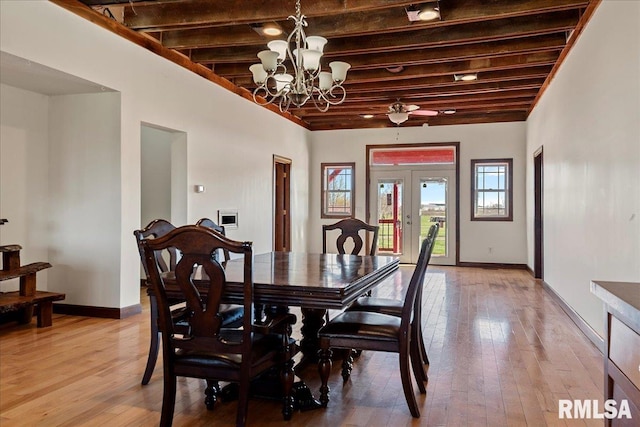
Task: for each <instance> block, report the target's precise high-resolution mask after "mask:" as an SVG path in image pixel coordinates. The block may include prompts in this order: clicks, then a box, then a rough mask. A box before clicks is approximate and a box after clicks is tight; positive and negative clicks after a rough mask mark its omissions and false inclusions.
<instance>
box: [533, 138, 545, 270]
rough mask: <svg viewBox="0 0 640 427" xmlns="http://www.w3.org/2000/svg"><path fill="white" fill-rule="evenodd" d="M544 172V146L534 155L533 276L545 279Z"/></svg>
mask: <svg viewBox="0 0 640 427" xmlns="http://www.w3.org/2000/svg"><path fill="white" fill-rule="evenodd" d="M543 184H544V173H543V162H542V147H541V148H540V149H539V150H538V151H536V152H535V153H534V155H533V197H534V201H533V205H534V207H533V210H534V212H533V241H534V248H533V254H534V255H533V258H534V259H533V277H535V278H536V279H544V227H543V217H544V209H543V203H544V202H543V200H544V197H543V188H544V185H543Z"/></svg>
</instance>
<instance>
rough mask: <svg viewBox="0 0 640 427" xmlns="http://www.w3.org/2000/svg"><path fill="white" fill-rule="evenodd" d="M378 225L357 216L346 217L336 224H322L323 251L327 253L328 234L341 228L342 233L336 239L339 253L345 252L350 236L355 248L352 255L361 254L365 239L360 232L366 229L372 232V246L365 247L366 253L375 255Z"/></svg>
mask: <svg viewBox="0 0 640 427" xmlns="http://www.w3.org/2000/svg"><path fill="white" fill-rule="evenodd" d="M379 228H380V227H379V226H377V225H370V224H367V223H366V222H364V221H362V220H359V219H357V218H345V219H343V220H340V221H338V222H336V223H335V224H329V225H323V226H322V253H327V234H328V232H330V231H332V230H340V234H339V235H338V237H337V240H336V248H337V250H338V253H340V254H345V253H346V250H345V246H344V245H345V243H346V242H347V241H348V239H349V238H351V239H352V241H353V249H352V251H351V255H360V252H361V251H362V248H363V247H364V241H363V240H362V237H361V236H360V232H361V231H364V233H365V234H370V243H371V246H370V247H369V248H368V249H365V255H371V256H373V255H375V254H376V249H377V247H378V229H379Z"/></svg>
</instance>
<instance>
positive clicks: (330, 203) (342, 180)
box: [321, 163, 356, 218]
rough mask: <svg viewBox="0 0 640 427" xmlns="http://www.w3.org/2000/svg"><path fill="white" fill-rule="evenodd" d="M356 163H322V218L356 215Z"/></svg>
mask: <svg viewBox="0 0 640 427" xmlns="http://www.w3.org/2000/svg"><path fill="white" fill-rule="evenodd" d="M355 168H356V164H355V163H322V165H321V169H322V218H347V217H353V213H354V199H355V196H354V190H355Z"/></svg>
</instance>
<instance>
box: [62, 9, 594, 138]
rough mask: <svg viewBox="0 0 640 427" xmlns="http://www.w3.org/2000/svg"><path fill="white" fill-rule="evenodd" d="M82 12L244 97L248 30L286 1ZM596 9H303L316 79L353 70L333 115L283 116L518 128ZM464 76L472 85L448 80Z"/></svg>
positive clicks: (324, 123)
mask: <svg viewBox="0 0 640 427" xmlns="http://www.w3.org/2000/svg"><path fill="white" fill-rule="evenodd" d="M54 1H55V0H54ZM55 2H56V3H61V1H60V0H58V1H55ZM81 2H82V3H84V4H85V5H87V6H89V7H91V8H92V9H93V11H94V12H95V13H96V14H101V15H103V17H104V16H107V17H108V18H109V19H113V20H115V21H117V22H118V25H122V26H124V27H126V28H129V29H131V30H134V31H136V32H138V33H141V34H144V35H145V36H146V37H148V38H149V39H151V40H153V41H157V42H158V43H160V44H162V46H164V47H165V48H168V49H172V50H176V51H178V52H180V53H181V54H183V55H185V57H186V58H188V59H189V60H190V61H192V62H194V63H197V64H202V65H204V66H206V67H207V68H208V69H210V70H212V71H213V73H215V74H216V75H218V76H221V77H223V78H224V79H227V80H228V81H230V82H231V83H232V84H233V85H235V86H238V87H241V88H246V89H248V90H249V91H253V90H254V88H255V85H254V83H253V81H252V78H251V73H250V72H249V66H250V65H251V64H254V63H257V62H259V61H258V59H257V57H256V54H257V53H258V52H259V51H261V50H263V49H266V43H267V42H268V41H269V40H270V38H269V37H266V36H264V35H261V34H259V33H258V31H256V30H255V29H254V27H256V26H259V25H261V24H265V23H271V22H276V23H277V24H278V25H280V26H281V27H282V28H283V29H284V31H285V34H287V33H289V32H290V31H291V30H292V29H293V23H292V21H291V20H287V17H288V16H290V15H293V14H294V13H295V1H294V0H262V1H258V0H233V1H228V0H224V1H223V0H158V1H148V0H142V1H141V0H81ZM597 2H598V1H597V0H482V1H480V0H441V1H439V2H436V4H435V5H436V6H439V10H440V19H436V20H435V21H414V22H411V21H410V20H409V19H408V13H407V9H409V10H411V8H412V7H417V8H421V7H422V8H424V7H425V6H426V3H428V2H423V3H419V2H416V1H415V0H414V1H400V0H302V2H301V6H302V7H301V8H302V13H303V14H304V15H306V17H307V22H308V28H307V30H306V33H307V34H308V35H322V36H324V37H326V38H327V39H328V40H329V41H328V43H327V45H326V47H325V55H324V56H323V59H322V66H323V69H328V66H327V64H328V63H329V62H330V61H334V60H340V61H345V62H348V63H350V64H351V66H352V68H351V70H349V73H348V76H347V80H346V82H345V84H344V86H345V88H346V90H347V98H346V101H345V102H344V103H343V104H341V105H337V106H332V107H331V108H330V109H329V111H327V112H324V113H323V112H319V111H317V110H316V109H315V108H314V107H313V104H312V103H310V102H308V103H307V104H306V105H305V106H303V108H296V109H291V110H290V113H292V114H293V115H295V116H297V117H299V118H300V119H301V120H302V121H304V122H305V123H306V126H307V127H308V128H309V129H311V130H325V129H357V128H379V127H393V126H396V125H395V124H393V123H391V122H390V120H389V119H388V117H387V115H386V113H387V111H388V107H389V105H390V104H391V103H393V102H396V101H398V100H400V101H401V102H403V103H406V104H415V105H418V106H419V107H420V108H421V109H430V110H436V111H439V112H440V114H438V115H437V116H423V115H418V114H412V115H410V116H409V120H408V121H406V122H405V123H403V124H401V126H421V125H423V124H424V123H428V124H429V125H431V126H434V125H448V124H466V123H493V122H505V121H522V120H526V118H527V115H528V113H529V112H530V110H531V109H532V107H533V105H535V102H536V101H537V97H539V95H540V93H541V88H544V87H545V86H546V84H547V83H548V79H549V77H550V75H551V76H552V75H553V72H554V70H555V69H556V68H557V67H558V66H559V63H560V62H561V60H562V58H564V56H565V55H566V53H567V50H568V49H569V48H570V46H571V45H572V42H573V39H575V37H576V36H577V33H578V32H579V30H580V29H581V28H582V26H583V25H584V22H585V20H586V19H588V16H589V15H590V14H591V12H592V9H593V8H595V5H594V3H597ZM431 3H434V2H431ZM585 12H586V13H585ZM574 30H577V31H574ZM276 38H283V36H279V37H276ZM465 73H477V76H478V78H477V80H475V81H469V82H466V81H454V74H465ZM245 96H246V95H245ZM444 110H451V111H454V110H455V113H454V114H443V113H442V112H443V111H444ZM365 114H373V118H370V119H366V118H363V115H365Z"/></svg>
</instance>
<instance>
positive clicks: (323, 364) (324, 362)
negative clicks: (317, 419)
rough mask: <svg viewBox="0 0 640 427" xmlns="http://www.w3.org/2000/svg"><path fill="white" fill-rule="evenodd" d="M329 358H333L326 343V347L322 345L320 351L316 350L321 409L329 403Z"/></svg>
mask: <svg viewBox="0 0 640 427" xmlns="http://www.w3.org/2000/svg"><path fill="white" fill-rule="evenodd" d="M331 356H333V352H332V351H331V349H330V348H329V345H328V343H327V344H326V345H322V343H321V347H320V350H318V372H319V373H320V381H321V384H320V404H321V405H322V406H323V407H325V408H326V407H327V404H328V403H329V391H330V390H329V386H328V385H327V383H328V382H329V374H330V373H331V364H332V362H331Z"/></svg>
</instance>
